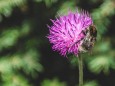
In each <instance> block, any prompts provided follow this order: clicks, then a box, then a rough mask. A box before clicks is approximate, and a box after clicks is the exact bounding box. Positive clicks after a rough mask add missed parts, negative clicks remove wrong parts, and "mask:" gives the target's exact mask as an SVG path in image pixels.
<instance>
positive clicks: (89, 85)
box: [83, 81, 99, 86]
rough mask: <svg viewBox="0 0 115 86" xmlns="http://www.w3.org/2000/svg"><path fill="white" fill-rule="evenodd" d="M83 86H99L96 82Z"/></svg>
mask: <svg viewBox="0 0 115 86" xmlns="http://www.w3.org/2000/svg"><path fill="white" fill-rule="evenodd" d="M83 86H99V84H98V83H97V82H96V81H90V82H86V83H85V84H84V85H83Z"/></svg>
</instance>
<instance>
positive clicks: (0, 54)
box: [0, 0, 115, 86]
mask: <svg viewBox="0 0 115 86" xmlns="http://www.w3.org/2000/svg"><path fill="white" fill-rule="evenodd" d="M77 8H78V9H86V10H88V11H89V12H90V13H91V15H92V18H93V20H94V24H95V26H96V27H97V31H98V37H97V43H96V45H95V47H94V48H93V50H92V51H91V52H90V53H91V54H83V55H82V56H83V57H84V63H85V65H84V66H85V67H86V68H87V69H88V70H87V71H88V72H89V73H90V72H92V73H94V75H95V74H97V75H98V76H99V74H100V73H103V74H108V75H109V74H111V70H114V71H115V45H114V44H115V40H114V34H112V31H115V30H114V28H115V26H113V25H112V24H114V22H115V21H114V19H112V18H115V0H87V1H86V0H0V86H39V84H40V85H41V86H75V84H74V85H68V84H69V83H72V81H74V79H73V78H72V81H70V82H69V81H68V82H67V81H64V82H61V80H62V79H60V77H59V78H58V79H57V78H54V79H52V80H50V79H46V78H50V76H51V75H52V74H51V75H50V74H49V72H47V71H46V69H47V68H48V71H50V70H51V71H52V72H51V71H50V72H51V73H54V71H56V72H58V71H57V70H61V67H63V64H64V62H62V63H63V64H61V61H60V60H59V61H58V60H57V59H56V58H55V59H56V61H55V60H54V59H53V60H52V61H53V62H48V60H47V58H48V59H50V58H51V57H53V56H52V53H50V54H49V53H48V54H47V52H46V51H49V47H47V46H49V45H48V41H46V39H45V36H46V34H47V33H48V32H47V31H48V29H47V27H46V24H49V20H48V19H50V18H52V17H53V18H55V16H56V17H58V16H59V15H66V14H67V13H68V10H72V11H76V9H77ZM41 9H42V10H41ZM111 25H112V26H111ZM111 30H112V31H111ZM44 34H45V35H44ZM43 37H44V38H43ZM43 46H44V47H45V50H46V51H45V52H44V51H43V49H44V47H43ZM41 48H42V49H41ZM40 50H41V51H40ZM50 52H51V51H50ZM49 55H51V56H49ZM54 56H55V55H54ZM41 57H42V58H41ZM45 57H47V58H45ZM55 57H56V56H55ZM58 58H59V57H58ZM44 59H45V63H44V64H41V63H42V62H41V60H43V62H44ZM61 60H62V58H61ZM64 60H65V59H64ZM67 60H69V62H70V63H71V64H70V67H72V69H73V68H76V66H77V64H78V63H77V58H76V57H75V56H68V59H67ZM46 61H47V62H46ZM50 61H51V60H50ZM57 61H58V62H60V65H61V66H60V65H59V64H58V62H57ZM66 63H67V62H66ZM49 64H50V66H54V67H51V69H50V67H49V66H48V65H49ZM54 64H55V65H54ZM66 66H67V65H66ZM64 67H65V66H64ZM53 68H55V69H53ZM59 68H60V69H59ZM68 68H69V67H68ZM62 69H63V68H62ZM70 69H71V68H70ZM77 69H78V68H77ZM40 72H41V73H42V74H43V75H44V76H43V75H42V74H41V76H43V77H42V78H39V75H40ZM56 72H55V73H56ZM66 73H68V74H69V70H68V71H66V72H65V70H64V74H66ZM75 73H76V71H75ZM84 73H85V72H84ZM92 73H91V75H92V76H93V74H92ZM62 74H63V72H61V73H60V76H61V75H62ZM47 75H49V77H47ZM74 75H75V74H74ZM71 76H72V74H71ZM52 77H55V76H53V75H52ZM63 77H66V76H63ZM77 78H78V77H77ZM88 78H90V77H88ZM88 78H86V80H84V81H87V80H89V79H88ZM35 79H36V81H38V82H37V84H36V83H34V82H33V81H34V80H35ZM37 79H38V80H37ZM68 79H70V80H71V77H68ZM98 81H99V79H98V80H96V81H89V82H86V83H85V84H84V86H101V85H99V84H101V83H99V84H97V83H98ZM107 82H111V81H109V80H108V81H107ZM66 83H68V84H66ZM77 84H78V83H77V82H76V85H77ZM112 85H113V84H112ZM104 86H105V85H104ZM109 86H110V85H109Z"/></svg>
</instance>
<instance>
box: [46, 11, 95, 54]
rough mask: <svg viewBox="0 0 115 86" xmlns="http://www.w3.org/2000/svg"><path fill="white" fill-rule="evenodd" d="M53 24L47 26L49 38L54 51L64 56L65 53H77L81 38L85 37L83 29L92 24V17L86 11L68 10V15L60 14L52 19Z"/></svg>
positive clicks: (81, 42)
mask: <svg viewBox="0 0 115 86" xmlns="http://www.w3.org/2000/svg"><path fill="white" fill-rule="evenodd" d="M51 21H52V23H53V25H52V26H48V28H49V34H48V36H47V38H48V39H49V41H50V43H51V44H53V45H52V49H53V50H54V51H58V52H59V53H60V54H61V55H63V56H66V54H67V53H72V54H75V55H78V54H79V53H80V46H81V45H82V44H83V41H82V40H83V39H84V38H85V37H86V34H84V32H83V31H84V30H86V29H87V28H88V27H89V26H90V25H92V23H93V22H92V18H91V17H90V15H89V13H88V12H86V11H81V12H78V11H77V12H75V13H72V12H69V13H68V15H65V16H60V17H59V18H56V20H52V19H51Z"/></svg>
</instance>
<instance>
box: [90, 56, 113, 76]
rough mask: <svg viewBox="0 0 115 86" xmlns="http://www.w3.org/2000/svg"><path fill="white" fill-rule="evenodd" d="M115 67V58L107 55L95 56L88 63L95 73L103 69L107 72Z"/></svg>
mask: <svg viewBox="0 0 115 86" xmlns="http://www.w3.org/2000/svg"><path fill="white" fill-rule="evenodd" d="M113 67H115V59H114V58H111V57H110V56H107V55H102V56H98V57H95V58H93V59H92V60H91V61H90V62H89V63H88V68H89V69H90V71H92V72H94V73H100V72H101V71H103V72H104V73H106V74H107V73H109V69H110V68H113Z"/></svg>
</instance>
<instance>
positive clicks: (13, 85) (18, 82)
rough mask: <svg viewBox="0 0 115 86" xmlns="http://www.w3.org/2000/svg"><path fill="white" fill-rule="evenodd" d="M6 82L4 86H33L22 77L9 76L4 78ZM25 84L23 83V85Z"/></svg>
mask: <svg viewBox="0 0 115 86" xmlns="http://www.w3.org/2000/svg"><path fill="white" fill-rule="evenodd" d="M3 81H4V82H5V83H4V84H3V85H2V86H32V85H31V84H29V83H28V81H27V80H26V79H25V78H24V77H22V76H21V75H14V74H10V75H9V74H8V75H7V76H4V77H3ZM22 82H23V83H22Z"/></svg>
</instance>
